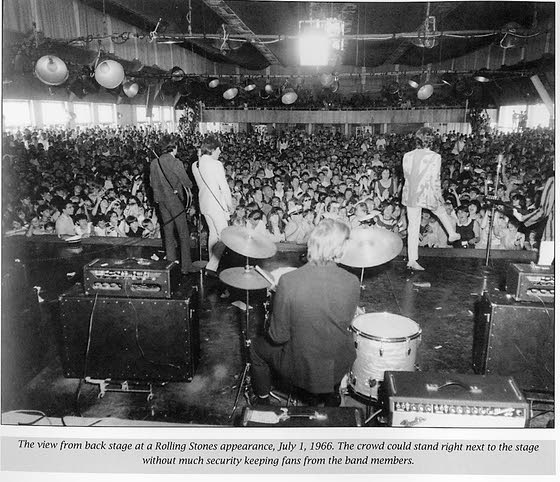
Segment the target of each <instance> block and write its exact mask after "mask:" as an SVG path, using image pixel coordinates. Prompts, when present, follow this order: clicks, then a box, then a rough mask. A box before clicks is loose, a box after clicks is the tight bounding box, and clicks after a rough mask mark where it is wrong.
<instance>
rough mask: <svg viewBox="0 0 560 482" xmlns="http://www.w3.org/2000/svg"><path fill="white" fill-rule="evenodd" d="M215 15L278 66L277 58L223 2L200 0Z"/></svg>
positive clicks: (221, 0) (219, 0)
mask: <svg viewBox="0 0 560 482" xmlns="http://www.w3.org/2000/svg"><path fill="white" fill-rule="evenodd" d="M202 1H203V2H204V3H205V4H206V5H207V6H208V7H210V8H211V9H212V10H213V11H214V12H215V13H217V14H218V15H219V16H220V17H221V18H222V19H223V20H224V22H225V23H226V25H228V26H229V27H230V28H231V29H232V30H233V31H234V33H236V34H240V35H243V36H245V38H246V39H247V41H249V42H251V43H252V44H253V45H254V46H255V48H256V49H257V50H258V51H259V52H260V53H261V54H262V55H263V56H264V57H265V58H266V60H268V62H269V63H270V64H279V63H280V61H279V60H278V57H276V55H274V53H273V52H272V51H271V50H270V49H269V48H268V47H267V46H266V44H264V43H263V42H262V40H261V39H260V38H259V37H258V36H257V35H256V34H255V32H253V31H252V30H251V29H250V28H249V27H248V26H247V25H246V24H245V22H243V20H241V18H240V17H239V15H237V14H236V13H235V12H234V11H233V10H232V9H231V8H230V6H229V5H228V4H227V3H226V2H225V0H202Z"/></svg>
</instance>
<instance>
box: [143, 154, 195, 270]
mask: <svg viewBox="0 0 560 482" xmlns="http://www.w3.org/2000/svg"><path fill="white" fill-rule="evenodd" d="M176 154H177V146H176V145H175V144H174V143H170V144H168V145H167V146H166V147H165V154H163V155H162V156H161V157H160V158H159V159H154V160H153V161H152V163H151V165H150V185H151V187H152V190H153V193H154V201H155V202H156V203H157V204H158V206H159V212H160V214H161V221H162V227H163V236H164V238H165V252H166V254H167V259H168V260H169V261H176V260H177V249H176V247H177V241H176V239H175V229H176V230H177V234H178V238H179V248H180V251H181V272H182V273H183V274H189V273H191V272H193V271H194V269H193V264H192V260H191V245H190V233H189V226H188V224H187V214H186V211H185V204H184V203H185V196H186V194H185V190H189V191H190V189H191V187H192V182H191V180H190V179H189V176H188V175H187V172H186V171H185V167H184V166H183V163H182V162H181V161H180V160H179V159H177V158H176V157H175V155H176Z"/></svg>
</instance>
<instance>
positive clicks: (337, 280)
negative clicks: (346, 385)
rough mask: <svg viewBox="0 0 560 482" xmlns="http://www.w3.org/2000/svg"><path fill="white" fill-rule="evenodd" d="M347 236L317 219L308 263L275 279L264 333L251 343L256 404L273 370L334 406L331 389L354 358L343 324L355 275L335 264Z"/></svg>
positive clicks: (353, 303) (356, 292)
mask: <svg viewBox="0 0 560 482" xmlns="http://www.w3.org/2000/svg"><path fill="white" fill-rule="evenodd" d="M349 236H350V229H349V228H348V226H347V225H346V224H345V223H343V222H341V221H338V220H335V219H324V220H322V221H321V222H320V223H319V224H318V225H317V226H316V227H315V229H314V230H313V232H312V233H311V235H310V237H309V241H308V244H307V259H308V262H307V264H305V265H304V266H302V267H301V268H299V269H297V270H295V271H292V272H291V273H287V274H285V275H283V276H282V277H281V278H280V281H279V283H278V287H277V291H276V297H275V301H274V309H273V315H272V320H271V323H270V327H269V329H268V333H267V335H266V337H258V338H257V339H256V340H255V341H254V343H253V344H252V347H251V358H252V362H253V364H252V368H251V370H252V374H251V375H252V376H251V379H252V384H253V392H254V400H253V402H254V403H255V404H268V403H269V392H270V388H271V376H272V375H271V373H272V371H275V372H277V373H278V374H279V375H280V376H281V377H282V378H283V379H284V380H285V381H287V382H289V383H291V384H292V385H293V386H294V387H297V388H299V389H303V390H305V391H307V392H309V393H310V394H314V395H325V398H326V399H327V402H326V403H328V404H332V405H338V404H339V400H338V398H337V396H336V390H337V388H336V387H337V385H338V384H339V383H340V381H341V379H342V377H343V376H344V374H345V373H347V372H348V370H349V369H350V367H351V366H352V363H353V362H354V359H355V357H356V351H355V348H354V344H353V340H352V335H351V333H350V332H349V331H348V328H349V326H350V324H351V322H352V319H353V317H354V314H355V313H356V308H357V306H358V301H359V297H360V283H359V280H358V278H357V277H356V276H354V275H353V274H350V273H348V272H347V271H345V270H343V269H342V268H339V267H338V266H337V265H336V262H337V261H339V260H340V259H341V257H342V255H343V253H344V249H345V246H346V242H347V240H348V238H349ZM329 395H330V396H329Z"/></svg>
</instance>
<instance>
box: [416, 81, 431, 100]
mask: <svg viewBox="0 0 560 482" xmlns="http://www.w3.org/2000/svg"><path fill="white" fill-rule="evenodd" d="M433 93H434V86H433V85H432V84H424V85H423V86H422V87H420V88H419V89H418V94H417V95H418V98H419V99H420V100H426V99H429V98H430V97H431V96H432V94H433Z"/></svg>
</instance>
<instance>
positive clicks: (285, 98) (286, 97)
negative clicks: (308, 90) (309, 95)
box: [282, 87, 298, 105]
mask: <svg viewBox="0 0 560 482" xmlns="http://www.w3.org/2000/svg"><path fill="white" fill-rule="evenodd" d="M297 98H298V95H297V94H296V91H295V90H294V89H292V88H291V87H287V88H285V89H284V90H283V91H282V104H285V105H291V104H293V103H294V102H295V101H296V100H297Z"/></svg>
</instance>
